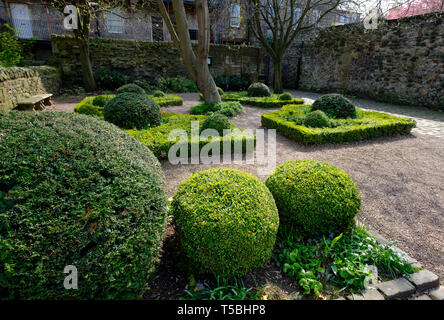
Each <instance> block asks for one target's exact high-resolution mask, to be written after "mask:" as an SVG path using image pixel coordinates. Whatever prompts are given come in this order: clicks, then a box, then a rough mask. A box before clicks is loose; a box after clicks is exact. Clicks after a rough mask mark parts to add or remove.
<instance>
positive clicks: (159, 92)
mask: <svg viewBox="0 0 444 320" xmlns="http://www.w3.org/2000/svg"><path fill="white" fill-rule="evenodd" d="M153 96H155V97H156V98H161V97H165V93H163V92H162V91H160V90H156V91H154V93H153Z"/></svg>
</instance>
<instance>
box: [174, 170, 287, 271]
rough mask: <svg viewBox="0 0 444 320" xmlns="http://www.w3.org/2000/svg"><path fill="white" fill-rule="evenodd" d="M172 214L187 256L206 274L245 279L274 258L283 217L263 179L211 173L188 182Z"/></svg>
mask: <svg viewBox="0 0 444 320" xmlns="http://www.w3.org/2000/svg"><path fill="white" fill-rule="evenodd" d="M172 209H173V214H174V222H175V225H176V230H177V233H178V235H179V238H180V242H181V247H182V251H183V252H184V253H185V254H186V255H187V257H188V258H189V259H190V261H191V263H192V265H193V266H195V267H196V268H197V269H198V271H200V272H203V273H207V272H208V273H211V272H214V273H216V274H219V275H224V276H241V275H244V274H245V273H247V272H248V271H249V270H250V269H252V268H255V267H259V266H261V265H262V264H263V263H264V262H266V261H267V260H268V259H269V258H270V257H271V251H272V249H273V245H274V242H275V240H276V232H277V228H278V225H279V216H278V212H277V209H276V205H275V203H274V200H273V197H272V195H271V193H270V191H269V190H268V189H267V187H266V186H265V185H264V183H263V182H261V181H260V180H259V179H258V178H256V177H254V176H252V175H250V174H248V173H245V172H242V171H239V170H233V169H210V170H206V171H201V172H198V173H195V174H194V175H193V176H191V177H190V178H188V179H187V180H185V181H184V182H183V183H182V184H181V185H180V186H179V189H178V191H177V193H176V195H175V196H174V199H173V203H172Z"/></svg>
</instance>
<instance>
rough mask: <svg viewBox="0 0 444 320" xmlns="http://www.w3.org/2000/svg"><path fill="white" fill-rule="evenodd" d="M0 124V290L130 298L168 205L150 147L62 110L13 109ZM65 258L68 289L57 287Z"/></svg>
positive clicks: (154, 253) (13, 295) (8, 294)
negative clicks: (70, 277)
mask: <svg viewBox="0 0 444 320" xmlns="http://www.w3.org/2000/svg"><path fill="white" fill-rule="evenodd" d="M0 132H1V138H0V153H1V155H2V156H1V157H0V212H1V223H0V226H1V227H0V252H1V255H0V265H1V267H0V279H1V287H2V288H1V291H2V298H6V299H136V298H139V297H140V296H141V294H142V293H143V292H144V291H145V290H146V282H147V279H149V277H150V275H152V274H153V271H154V270H155V265H156V263H157V261H158V252H159V248H160V246H161V244H162V238H163V233H164V229H165V222H166V215H167V213H166V207H167V199H166V192H165V189H166V183H165V178H164V176H163V173H162V170H161V168H160V164H159V162H158V161H157V159H156V158H155V157H154V156H153V154H152V152H151V151H150V150H148V148H146V147H145V146H142V145H141V144H140V143H139V142H138V141H136V140H135V139H133V138H132V137H130V136H129V135H128V134H127V133H125V132H124V131H122V130H120V129H118V128H117V127H115V126H114V125H112V124H110V123H107V122H105V121H101V120H96V119H94V118H92V117H88V116H84V115H76V114H70V113H65V112H39V113H31V112H15V111H12V112H10V113H9V114H7V115H4V116H3V117H1V118H0ZM67 265H74V266H76V267H77V270H78V276H79V279H78V284H79V285H78V289H77V290H65V289H64V287H63V280H64V277H66V276H67V275H66V274H64V268H65V266H67Z"/></svg>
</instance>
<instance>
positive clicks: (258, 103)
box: [222, 92, 304, 108]
mask: <svg viewBox="0 0 444 320" xmlns="http://www.w3.org/2000/svg"><path fill="white" fill-rule="evenodd" d="M222 101H239V102H240V103H242V104H247V105H250V106H255V107H262V108H280V107H282V106H284V105H287V104H303V103H304V100H303V99H299V98H292V99H290V100H281V99H280V95H277V94H271V96H269V97H250V96H248V93H247V92H229V93H225V94H224V95H223V96H222Z"/></svg>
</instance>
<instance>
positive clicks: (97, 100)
mask: <svg viewBox="0 0 444 320" xmlns="http://www.w3.org/2000/svg"><path fill="white" fill-rule="evenodd" d="M112 98H114V96H112V95H105V94H102V95H100V96H96V97H94V98H93V100H92V104H93V105H95V106H97V107H101V108H104V107H105V105H106V103H107V102H108V101H109V100H111V99H112ZM102 111H103V110H102ZM79 113H82V112H79Z"/></svg>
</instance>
